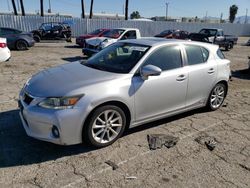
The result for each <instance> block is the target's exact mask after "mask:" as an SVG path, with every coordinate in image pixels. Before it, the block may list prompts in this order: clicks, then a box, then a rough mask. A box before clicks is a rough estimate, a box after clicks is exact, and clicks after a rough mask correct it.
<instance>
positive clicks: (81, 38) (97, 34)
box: [76, 29, 110, 47]
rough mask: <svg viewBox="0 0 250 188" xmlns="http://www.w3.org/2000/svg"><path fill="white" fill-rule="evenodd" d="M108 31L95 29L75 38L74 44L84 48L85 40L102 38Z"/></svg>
mask: <svg viewBox="0 0 250 188" xmlns="http://www.w3.org/2000/svg"><path fill="white" fill-rule="evenodd" d="M109 31H110V29H97V30H94V31H92V32H91V33H88V34H86V35H81V36H79V37H77V38H76V44H78V45H79V46H80V47H85V46H84V45H85V40H86V39H89V38H93V37H102V36H103V35H105V34H106V33H108V32H109Z"/></svg>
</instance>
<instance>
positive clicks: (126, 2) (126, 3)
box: [125, 0, 128, 20]
mask: <svg viewBox="0 0 250 188" xmlns="http://www.w3.org/2000/svg"><path fill="white" fill-rule="evenodd" d="M125 20H128V0H126V1H125Z"/></svg>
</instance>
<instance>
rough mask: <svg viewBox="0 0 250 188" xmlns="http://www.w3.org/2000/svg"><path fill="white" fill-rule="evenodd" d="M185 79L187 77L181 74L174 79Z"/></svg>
mask: <svg viewBox="0 0 250 188" xmlns="http://www.w3.org/2000/svg"><path fill="white" fill-rule="evenodd" d="M186 79H187V77H186V76H185V75H184V74H181V75H179V76H178V77H177V78H176V80H177V81H183V80H186Z"/></svg>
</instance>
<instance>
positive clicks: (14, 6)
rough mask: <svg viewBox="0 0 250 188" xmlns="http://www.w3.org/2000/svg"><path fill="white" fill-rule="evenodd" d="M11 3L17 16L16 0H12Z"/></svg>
mask: <svg viewBox="0 0 250 188" xmlns="http://www.w3.org/2000/svg"><path fill="white" fill-rule="evenodd" d="M11 2H12V6H13V10H14V14H15V15H16V16H17V10H16V3H15V0H12V1H11Z"/></svg>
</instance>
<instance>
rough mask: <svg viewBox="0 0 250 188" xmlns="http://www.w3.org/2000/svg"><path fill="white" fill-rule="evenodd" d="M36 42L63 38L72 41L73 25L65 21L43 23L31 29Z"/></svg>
mask: <svg viewBox="0 0 250 188" xmlns="http://www.w3.org/2000/svg"><path fill="white" fill-rule="evenodd" d="M31 32H32V33H33V38H34V40H35V41H36V42H40V41H41V40H58V39H63V40H66V41H67V42H71V27H70V26H69V25H68V24H65V23H59V22H49V23H43V24H42V25H41V26H40V27H39V29H37V30H33V31H31Z"/></svg>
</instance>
